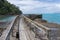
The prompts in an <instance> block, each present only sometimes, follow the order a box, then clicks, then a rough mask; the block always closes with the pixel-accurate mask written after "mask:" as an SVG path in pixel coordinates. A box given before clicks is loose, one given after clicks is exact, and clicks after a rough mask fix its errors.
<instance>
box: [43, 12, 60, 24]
mask: <svg viewBox="0 0 60 40" xmlns="http://www.w3.org/2000/svg"><path fill="white" fill-rule="evenodd" d="M43 19H45V20H47V21H48V22H50V23H57V24H60V14H59V13H54V14H43Z"/></svg>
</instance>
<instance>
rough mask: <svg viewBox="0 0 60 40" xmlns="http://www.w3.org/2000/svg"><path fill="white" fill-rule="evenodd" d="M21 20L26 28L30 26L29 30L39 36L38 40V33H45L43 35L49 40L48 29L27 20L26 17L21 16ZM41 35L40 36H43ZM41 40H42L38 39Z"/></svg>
mask: <svg viewBox="0 0 60 40" xmlns="http://www.w3.org/2000/svg"><path fill="white" fill-rule="evenodd" d="M23 18H24V20H25V23H27V25H28V26H30V29H31V30H32V31H33V32H34V33H35V34H36V35H38V36H39V38H40V36H41V35H40V32H39V31H42V32H43V33H45V35H46V36H47V40H49V38H50V36H49V32H50V28H48V27H46V26H43V25H42V24H39V23H37V22H35V21H32V20H31V19H29V18H27V17H26V16H24V15H23ZM43 33H42V34H43ZM40 39H41V40H43V39H42V38H40Z"/></svg>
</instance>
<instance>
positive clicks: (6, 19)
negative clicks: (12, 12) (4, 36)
mask: <svg viewBox="0 0 60 40" xmlns="http://www.w3.org/2000/svg"><path fill="white" fill-rule="evenodd" d="M14 17H15V16H3V17H0V21H3V22H8V21H9V22H10V21H12V20H13V18H14Z"/></svg>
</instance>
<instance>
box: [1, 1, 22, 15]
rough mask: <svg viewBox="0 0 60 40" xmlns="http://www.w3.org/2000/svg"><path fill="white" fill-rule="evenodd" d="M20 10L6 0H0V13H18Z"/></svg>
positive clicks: (20, 12)
mask: <svg viewBox="0 0 60 40" xmlns="http://www.w3.org/2000/svg"><path fill="white" fill-rule="evenodd" d="M20 14H22V11H21V10H19V8H18V7H16V6H15V5H13V4H10V3H9V2H8V1H7V0H0V15H20Z"/></svg>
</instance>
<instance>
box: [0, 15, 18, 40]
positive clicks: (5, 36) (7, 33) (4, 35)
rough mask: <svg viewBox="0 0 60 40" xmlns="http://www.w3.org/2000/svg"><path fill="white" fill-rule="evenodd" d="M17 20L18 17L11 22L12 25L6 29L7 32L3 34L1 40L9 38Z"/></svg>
mask: <svg viewBox="0 0 60 40" xmlns="http://www.w3.org/2000/svg"><path fill="white" fill-rule="evenodd" d="M16 18H17V16H16V17H15V18H13V21H12V22H11V24H10V25H9V26H8V27H7V28H6V30H4V32H3V33H2V36H1V37H0V40H6V38H7V37H8V35H9V33H10V31H11V29H12V27H13V24H14V21H15V19H16Z"/></svg>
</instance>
